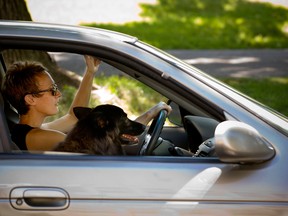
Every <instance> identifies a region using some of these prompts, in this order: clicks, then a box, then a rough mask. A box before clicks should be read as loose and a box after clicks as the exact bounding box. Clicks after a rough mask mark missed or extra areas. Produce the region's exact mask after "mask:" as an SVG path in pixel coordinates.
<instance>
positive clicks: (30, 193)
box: [10, 187, 69, 210]
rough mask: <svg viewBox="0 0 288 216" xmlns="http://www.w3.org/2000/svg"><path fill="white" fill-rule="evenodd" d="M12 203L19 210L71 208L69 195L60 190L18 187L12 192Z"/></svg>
mask: <svg viewBox="0 0 288 216" xmlns="http://www.w3.org/2000/svg"><path fill="white" fill-rule="evenodd" d="M10 203H11V205H12V206H13V207H14V208H16V209H19V210H20V209H21V210H32V209H33V210H45V209H47V210H52V209H54V210H62V209H66V208H68V206H69V195H68V193H67V192H66V191H65V190H63V189H60V188H50V187H48V188H46V187H43V188H42V187H31V188H29V187H28V188H27V187H18V188H14V189H13V190H12V191H11V193H10Z"/></svg>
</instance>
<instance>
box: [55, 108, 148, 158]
mask: <svg viewBox="0 0 288 216" xmlns="http://www.w3.org/2000/svg"><path fill="white" fill-rule="evenodd" d="M73 112H74V114H75V116H76V117H77V118H78V122H77V124H76V125H75V126H74V128H73V129H72V130H71V131H70V132H69V133H68V134H67V137H66V139H65V140H64V141H63V142H61V143H59V145H58V147H56V149H55V151H62V152H63V151H64V152H78V153H85V154H94V155H125V152H124V150H123V148H122V145H123V144H135V143H138V138H137V137H136V136H138V135H140V134H141V133H143V132H144V130H145V128H146V126H145V125H143V124H140V123H138V122H135V121H132V120H130V119H129V118H128V117H127V114H126V113H125V112H124V111H123V110H122V109H121V108H120V107H118V106H114V105H109V104H105V105H100V106H97V107H95V108H94V109H93V108H88V107H75V108H74V109H73Z"/></svg>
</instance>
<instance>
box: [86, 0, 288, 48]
mask: <svg viewBox="0 0 288 216" xmlns="http://www.w3.org/2000/svg"><path fill="white" fill-rule="evenodd" d="M141 7H142V10H143V12H142V16H143V18H144V20H145V21H142V22H131V23H126V24H123V25H117V24H112V23H111V24H97V23H91V24H84V25H87V26H92V27H100V28H105V29H110V30H116V31H119V32H123V33H127V34H130V35H133V36H136V37H138V38H139V39H140V40H142V41H145V42H148V43H150V44H152V45H154V46H156V47H159V48H162V49H226V48H229V49H236V48H287V47H288V31H287V29H288V9H286V8H284V7H276V6H273V5H271V4H269V3H260V2H252V1H247V0H217V1H215V0H205V1H203V0H158V3H157V4H156V5H151V4H142V5H141Z"/></svg>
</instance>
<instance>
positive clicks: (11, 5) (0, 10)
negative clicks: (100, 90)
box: [0, 0, 80, 87]
mask: <svg viewBox="0 0 288 216" xmlns="http://www.w3.org/2000/svg"><path fill="white" fill-rule="evenodd" d="M0 19H4V20H23V21H32V19H31V16H30V13H29V11H28V8H27V5H26V2H25V0H0ZM2 54H3V57H4V59H5V62H6V63H7V66H9V64H12V63H13V62H14V61H23V60H33V61H39V62H41V63H42V64H43V65H44V66H45V67H46V68H47V69H48V70H49V72H50V73H51V75H52V76H53V78H54V79H55V81H56V82H57V83H59V86H60V87H61V85H65V84H68V85H73V86H78V85H79V82H80V81H79V77H78V76H77V75H76V74H74V76H71V73H69V72H68V71H66V70H64V69H62V68H60V67H58V66H57V64H56V62H55V61H53V59H52V58H51V57H50V55H49V54H48V53H47V52H41V51H35V50H5V51H4V52H2Z"/></svg>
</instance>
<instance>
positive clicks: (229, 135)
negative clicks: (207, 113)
mask: <svg viewBox="0 0 288 216" xmlns="http://www.w3.org/2000/svg"><path fill="white" fill-rule="evenodd" d="M214 138H215V140H214V141H215V152H216V155H217V156H218V157H219V159H220V160H221V161H223V162H229V163H260V162H263V161H267V160H269V159H271V158H273V157H274V155H275V149H274V148H273V146H272V145H271V144H270V143H269V142H268V141H267V140H266V139H265V138H264V137H262V136H261V135H260V134H259V133H258V131H257V130H256V129H255V128H253V127H251V126H250V125H247V124H245V123H243V122H238V121H225V122H221V123H220V124H219V125H218V126H217V127H216V130H215V136H214Z"/></svg>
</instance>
